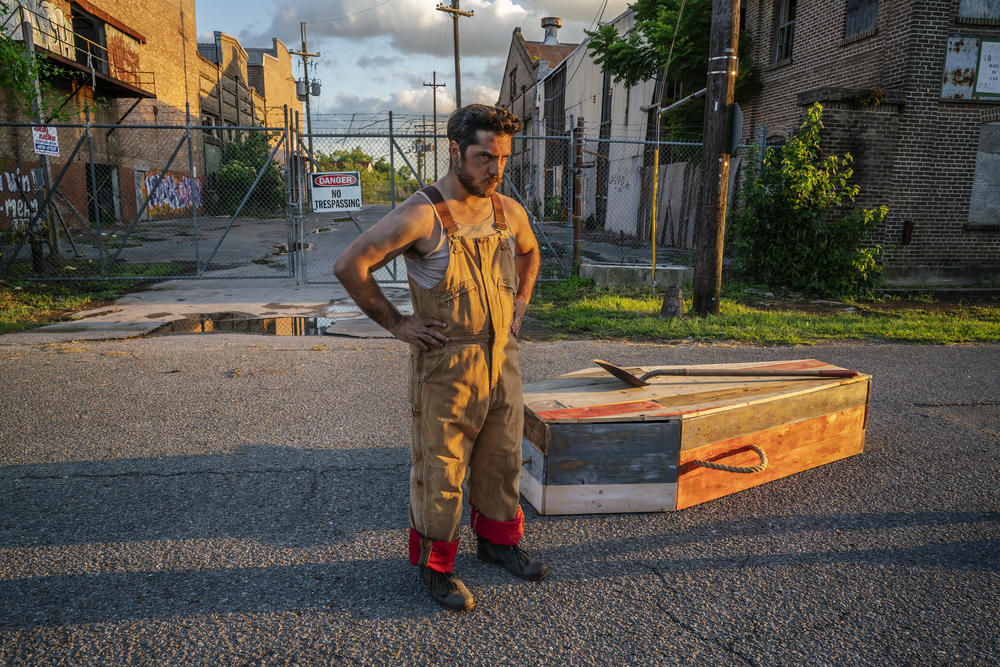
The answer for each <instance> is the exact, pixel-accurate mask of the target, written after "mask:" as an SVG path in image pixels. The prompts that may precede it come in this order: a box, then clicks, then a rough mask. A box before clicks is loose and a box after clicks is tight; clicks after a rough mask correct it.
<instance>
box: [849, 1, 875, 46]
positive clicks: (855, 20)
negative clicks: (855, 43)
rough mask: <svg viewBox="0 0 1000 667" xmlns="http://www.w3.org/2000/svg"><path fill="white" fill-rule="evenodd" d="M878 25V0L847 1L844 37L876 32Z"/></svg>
mask: <svg viewBox="0 0 1000 667" xmlns="http://www.w3.org/2000/svg"><path fill="white" fill-rule="evenodd" d="M877 23H878V0H847V20H846V21H845V23H844V37H854V36H855V35H860V34H862V33H865V32H868V31H869V30H874V29H875V26H876V25H877Z"/></svg>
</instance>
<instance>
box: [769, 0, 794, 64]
mask: <svg viewBox="0 0 1000 667" xmlns="http://www.w3.org/2000/svg"><path fill="white" fill-rule="evenodd" d="M794 35H795V0H778V4H777V8H776V12H775V17H774V62H776V63H780V62H781V61H783V60H788V59H789V58H791V57H792V39H793V38H794Z"/></svg>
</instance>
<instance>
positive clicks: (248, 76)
mask: <svg viewBox="0 0 1000 667" xmlns="http://www.w3.org/2000/svg"><path fill="white" fill-rule="evenodd" d="M214 38H215V39H214V40H213V41H211V42H200V43H199V44H198V60H199V77H198V78H199V98H198V101H199V108H200V111H201V124H202V125H203V126H205V127H211V128H212V129H211V130H206V131H205V136H204V141H205V171H206V172H207V173H214V172H216V171H217V170H218V168H219V165H220V163H221V161H222V156H223V151H224V148H225V144H226V141H230V140H232V138H233V131H232V130H225V129H224V128H225V127H226V126H229V127H246V126H255V127H257V126H268V127H282V126H283V125H284V123H285V111H284V109H285V106H286V105H287V106H288V111H289V114H293V113H294V112H296V111H301V108H302V103H301V102H300V101H299V100H298V98H297V97H296V94H295V77H294V76H292V56H291V54H290V53H289V52H288V47H287V46H285V44H284V42H282V41H281V40H279V39H277V38H274V39H273V40H272V46H271V48H269V49H267V48H244V47H243V45H242V44H240V42H239V40H237V39H236V38H235V37H233V36H231V35H227V34H226V33H223V32H219V31H218V30H217V31H215V33H214ZM275 157H276V159H278V161H281V159H283V156H275Z"/></svg>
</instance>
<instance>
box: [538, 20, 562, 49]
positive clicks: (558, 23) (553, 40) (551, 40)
mask: <svg viewBox="0 0 1000 667" xmlns="http://www.w3.org/2000/svg"><path fill="white" fill-rule="evenodd" d="M542 27H543V28H545V41H544V42H542V44H545V45H546V46H559V39H558V38H557V37H556V31H557V30H559V28H561V27H562V19H560V18H556V17H555V16H546V17H545V18H543V19H542Z"/></svg>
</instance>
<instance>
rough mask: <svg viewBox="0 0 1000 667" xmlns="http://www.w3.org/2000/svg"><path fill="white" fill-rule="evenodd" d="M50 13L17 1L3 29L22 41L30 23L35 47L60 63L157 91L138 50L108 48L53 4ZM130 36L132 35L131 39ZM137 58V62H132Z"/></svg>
mask: <svg viewBox="0 0 1000 667" xmlns="http://www.w3.org/2000/svg"><path fill="white" fill-rule="evenodd" d="M49 7H50V10H51V11H50V12H47V13H45V14H41V13H38V12H35V11H32V10H31V9H29V8H27V7H25V6H24V5H22V4H20V3H18V4H16V5H14V6H13V7H12V8H11V9H10V11H9V12H8V13H7V14H6V15H5V16H3V18H2V21H0V31H3V32H4V33H6V34H7V35H9V36H10V37H11V39H14V40H15V41H22V40H23V33H22V29H21V25H22V24H23V23H24V22H28V23H29V24H30V25H31V28H32V36H33V40H34V43H35V49H36V50H40V51H45V52H47V53H48V54H49V55H52V56H55V58H54V60H56V61H57V62H60V63H63V64H67V65H70V66H73V65H75V66H76V67H75V69H77V70H80V71H84V72H90V73H91V75H92V76H93V77H96V75H98V74H102V75H104V76H106V77H108V78H110V79H113V80H115V81H118V82H121V83H125V84H128V85H129V86H132V87H134V88H139V89H141V90H143V91H146V92H148V93H152V94H153V95H155V94H156V77H155V74H154V72H151V71H143V70H140V69H139V68H138V60H139V51H138V44H136V49H135V51H128V50H126V49H123V48H120V49H112V50H109V49H108V47H107V46H105V45H103V44H98V43H97V42H95V41H93V40H92V39H90V38H88V37H86V36H84V35H81V34H80V33H78V32H75V31H74V30H73V26H72V22H71V20H70V18H69V17H67V16H66V15H65V14H63V13H62V11H61V10H60V9H58V8H54V7H53V6H52V5H50V6H49ZM129 39H131V38H129ZM130 60H134V61H135V62H134V63H130V62H129V61H130Z"/></svg>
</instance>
